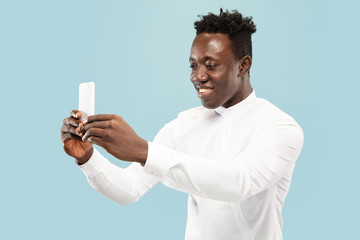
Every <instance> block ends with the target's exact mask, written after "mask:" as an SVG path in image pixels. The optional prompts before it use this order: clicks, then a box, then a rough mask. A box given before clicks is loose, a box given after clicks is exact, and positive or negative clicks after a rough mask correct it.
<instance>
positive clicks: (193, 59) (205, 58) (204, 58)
mask: <svg viewBox="0 0 360 240" xmlns="http://www.w3.org/2000/svg"><path fill="white" fill-rule="evenodd" d="M202 59H203V60H204V61H207V60H216V59H215V58H213V57H209V56H205V57H203V58H202ZM189 61H195V62H196V60H195V58H192V57H190V58H189Z"/></svg>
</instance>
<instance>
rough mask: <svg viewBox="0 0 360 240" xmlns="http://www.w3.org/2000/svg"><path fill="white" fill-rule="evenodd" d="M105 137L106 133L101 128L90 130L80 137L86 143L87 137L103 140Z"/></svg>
mask: <svg viewBox="0 0 360 240" xmlns="http://www.w3.org/2000/svg"><path fill="white" fill-rule="evenodd" d="M106 135H107V131H106V130H104V129H101V128H90V129H89V130H88V131H86V132H85V134H84V136H83V137H82V140H83V141H86V140H87V139H88V138H89V137H92V136H95V137H100V138H104V137H105V136H106Z"/></svg>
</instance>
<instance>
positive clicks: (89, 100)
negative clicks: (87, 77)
mask: <svg viewBox="0 0 360 240" xmlns="http://www.w3.org/2000/svg"><path fill="white" fill-rule="evenodd" d="M78 110H79V111H81V118H80V120H82V121H85V120H87V117H88V116H91V115H94V114H95V83H94V82H86V83H80V85H79V109H78Z"/></svg>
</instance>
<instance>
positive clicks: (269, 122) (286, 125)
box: [253, 98, 303, 139]
mask: <svg viewBox="0 0 360 240" xmlns="http://www.w3.org/2000/svg"><path fill="white" fill-rule="evenodd" d="M253 107H254V113H255V114H256V115H257V119H258V127H259V129H261V130H265V129H282V130H285V131H288V132H292V135H294V136H296V137H297V138H300V139H303V130H302V128H301V126H300V125H299V124H298V123H297V122H296V120H295V119H294V118H293V117H291V116H290V115H289V114H287V113H285V112H284V111H283V110H281V109H280V108H278V107H277V106H275V105H274V104H272V103H271V102H269V101H268V100H265V99H263V98H257V99H256V102H255V104H254V106H253Z"/></svg>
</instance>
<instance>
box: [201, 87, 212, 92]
mask: <svg viewBox="0 0 360 240" xmlns="http://www.w3.org/2000/svg"><path fill="white" fill-rule="evenodd" d="M209 91H211V89H208V88H200V89H199V92H200V93H206V92H209Z"/></svg>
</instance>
